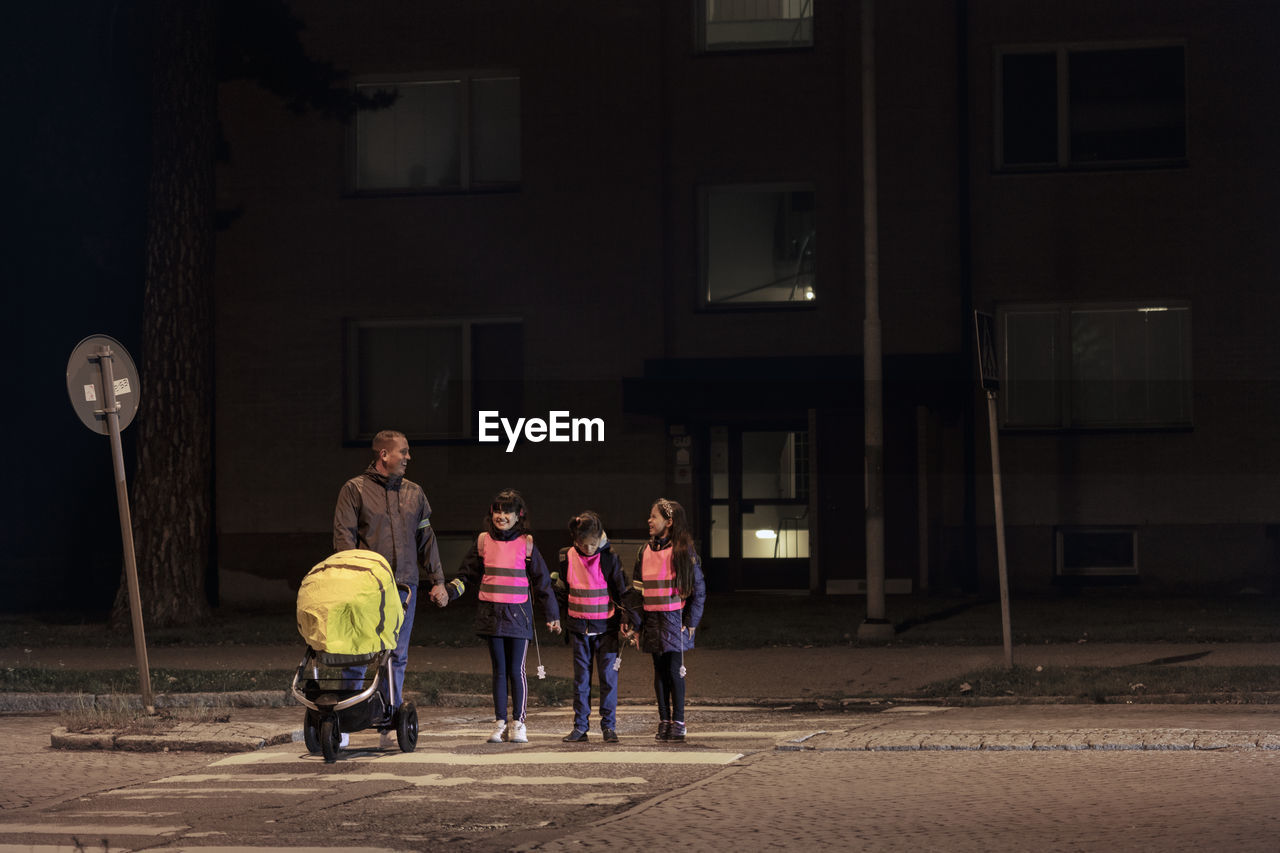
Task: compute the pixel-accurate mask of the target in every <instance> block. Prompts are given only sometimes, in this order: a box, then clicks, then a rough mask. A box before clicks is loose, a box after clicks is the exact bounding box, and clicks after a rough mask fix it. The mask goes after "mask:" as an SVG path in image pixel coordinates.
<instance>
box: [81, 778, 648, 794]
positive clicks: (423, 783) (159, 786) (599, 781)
mask: <svg viewBox="0 0 1280 853" xmlns="http://www.w3.org/2000/svg"><path fill="white" fill-rule="evenodd" d="M259 779H262V780H264V781H271V782H274V783H279V782H281V781H302V780H306V781H308V782H329V783H332V784H351V785H354V784H360V783H365V782H398V783H400V784H406V785H413V786H415V787H420V788H421V787H454V786H457V785H476V784H481V785H596V786H601V785H647V784H648V782H649V780H647V779H645V778H644V777H642V776H498V777H496V778H492V779H478V778H475V777H472V776H444V775H442V774H439V773H427V774H423V775H412V776H410V775H403V774H400V773H288V774H284V773H280V774H277V773H273V774H269V775H267V776H263V777H257V776H230V775H226V776H216V775H214V774H210V773H200V774H191V775H189V776H173V777H170V778H169V779H160V780H158V781H156V782H151V783H149V784H148V785H146V786H138V787H134V788H122V789H120V790H116V791H104V792H103V794H104V795H106V796H118V797H123V798H125V799H155V798H158V797H169V796H173V797H191V796H196V797H220V796H222V795H223V794H228V793H236V794H286V795H291V794H294V795H302V794H319V793H323V791H324V790H325V789H324V788H316V787H290V788H281V787H267V786H264V787H257V786H253V785H247V784H246V783H247V782H253V781H258V780H259ZM178 781H181V782H186V783H192V782H197V783H209V782H227V783H234V784H228V785H218V786H217V787H204V786H201V787H168V786H171V785H172V784H173V783H174V782H178Z"/></svg>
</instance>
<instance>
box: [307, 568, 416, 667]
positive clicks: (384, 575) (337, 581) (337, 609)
mask: <svg viewBox="0 0 1280 853" xmlns="http://www.w3.org/2000/svg"><path fill="white" fill-rule="evenodd" d="M403 623H404V608H403V607H402V606H401V604H400V593H399V591H398V590H397V589H396V578H395V575H394V574H393V573H392V571H391V566H390V565H388V564H387V561H386V560H385V559H384V558H383V556H382V555H381V554H378V553H376V552H374V551H363V550H351V551H339V552H338V553H336V554H334V555H333V556H332V557H330V558H329V559H327V560H325V561H324V562H322V563H320V564H318V565H316V566H315V567H313V568H312V569H311V571H309V572H307V575H306V577H304V578H303V579H302V586H301V587H300V588H299V589H298V633H300V634H302V638H303V639H304V640H306V642H307V645H308V646H310V647H311V648H313V649H315V650H316V651H318V652H328V653H330V654H335V655H371V654H374V653H376V652H380V651H385V650H386V649H394V648H395V646H396V636H397V635H398V634H399V633H400V626H401V625H402V624H403Z"/></svg>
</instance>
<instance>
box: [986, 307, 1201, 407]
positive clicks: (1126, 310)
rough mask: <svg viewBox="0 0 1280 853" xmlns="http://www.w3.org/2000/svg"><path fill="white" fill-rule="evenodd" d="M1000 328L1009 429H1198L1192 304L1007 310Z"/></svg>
mask: <svg viewBox="0 0 1280 853" xmlns="http://www.w3.org/2000/svg"><path fill="white" fill-rule="evenodd" d="M1000 327H1001V332H1002V341H1001V353H1002V359H1001V360H1002V364H1001V368H1002V372H1001V375H1002V380H1003V381H1002V382H1001V385H1000V388H1001V401H1002V407H1003V415H1004V418H1003V423H1004V426H1005V427H1007V428H1079V429H1090V428H1094V429H1110V428H1142V427H1180V426H1190V425H1191V423H1192V419H1191V392H1192V382H1191V308H1190V306H1188V305H1186V304H1185V303H1168V302H1155V303H1146V304H1141V305H1134V304H1129V305H1040V306H1028V307H1022V306H1018V307H1006V308H1003V309H1001V311H1000Z"/></svg>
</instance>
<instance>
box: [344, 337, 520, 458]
mask: <svg viewBox="0 0 1280 853" xmlns="http://www.w3.org/2000/svg"><path fill="white" fill-rule="evenodd" d="M346 345H347V361H346V403H347V406H346V408H347V411H346V425H345V437H346V439H347V440H348V441H362V440H367V439H371V438H372V437H373V435H374V433H376V432H378V431H379V430H383V429H397V430H400V431H401V432H403V433H404V434H405V435H406V436H408V437H409V438H410V439H417V440H422V439H449V438H467V437H470V436H473V435H475V434H476V412H477V411H480V410H494V409H496V410H498V411H502V412H518V411H520V409H521V408H522V402H523V398H522V393H523V375H524V326H523V325H522V323H521V322H520V321H519V320H512V319H491V318H484V319H456V320H441V321H435V320H353V321H349V322H348V323H347V336H346Z"/></svg>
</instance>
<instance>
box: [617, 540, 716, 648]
mask: <svg viewBox="0 0 1280 853" xmlns="http://www.w3.org/2000/svg"><path fill="white" fill-rule="evenodd" d="M670 547H671V543H670V542H669V541H667V540H665V539H664V540H661V541H655V540H650V541H649V542H648V543H647V544H646V545H645V546H644V547H643V548H641V549H640V550H639V551H638V552H637V553H636V564H635V568H634V569H633V570H632V572H631V588H630V589H629V590H628V591H627V597H626V601H625V603H626V605H627V611H628V615H629V617H630V620H631V627H633V628H638V629H639V630H640V651H642V652H650V653H652V654H660V653H662V652H679V651H685V652H687V651H689V650H690V649H692V648H693V645H694V638H693V637H692V636H690V635H689V634H686V633H684V632H683V631H681V630H680V628H681V627H682V626H683V627H685V628H697V627H698V623H699V622H701V621H702V608H703V606H704V605H705V604H706V600H707V582H706V579H705V578H703V576H702V561H701V560H699V559H698V554H697V552H696V551H694V550H693V548H690V549H689V558H690V559H691V560H692V561H693V589H692V590H691V591H690V592H689V595H688V596H687V597H686V598H685V600H684V607H682V608H681V609H679V610H645V609H644V594H643V592H642V590H643V585H642V584H641V580H640V564H641V563H642V562H643V560H644V552H645V551H646V550H649V549H652V550H655V551H661V550H664V549H666V548H670Z"/></svg>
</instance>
